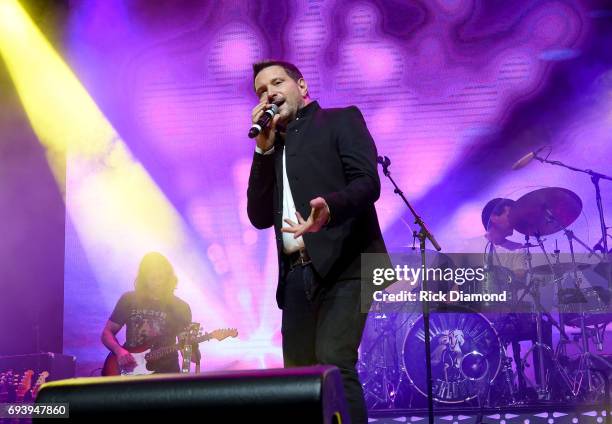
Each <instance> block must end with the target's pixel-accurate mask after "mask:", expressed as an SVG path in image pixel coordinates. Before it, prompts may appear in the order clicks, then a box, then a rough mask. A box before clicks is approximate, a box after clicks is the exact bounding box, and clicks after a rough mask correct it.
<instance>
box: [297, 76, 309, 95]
mask: <svg viewBox="0 0 612 424" xmlns="http://www.w3.org/2000/svg"><path fill="white" fill-rule="evenodd" d="M297 83H298V86H299V87H300V94H301V95H302V97H306V96H307V95H308V84H306V80H305V79H304V78H300V79H299V80H298V82H297Z"/></svg>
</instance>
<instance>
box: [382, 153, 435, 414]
mask: <svg viewBox="0 0 612 424" xmlns="http://www.w3.org/2000/svg"><path fill="white" fill-rule="evenodd" d="M378 163H380V164H381V166H382V168H383V173H384V174H385V176H386V177H387V178H389V180H390V181H391V183H392V184H393V186H394V187H395V189H394V190H393V191H394V193H395V194H397V195H398V196H400V197H401V198H402V200H403V201H404V203H405V204H406V206H407V207H408V209H409V210H410V212H411V213H412V216H414V223H415V224H417V225H418V226H419V228H420V230H419V232H418V233H417V238H418V239H419V247H420V251H421V264H422V269H423V271H422V272H423V278H422V281H421V290H423V291H427V261H426V255H425V242H426V241H427V240H428V239H429V241H430V242H431V244H432V245H433V247H434V248H435V249H436V250H437V251H438V252H439V251H440V250H442V247H440V245H439V244H438V242H437V241H436V239H435V237H434V236H433V234H432V233H431V232H430V231H429V229H428V228H427V225H425V221H423V219H422V218H421V217H420V216H419V215H418V214H417V213H416V211H415V210H414V208H413V207H412V205H411V204H410V203H409V202H408V200H407V199H406V197H405V196H404V193H403V192H402V191H401V190H400V188H399V187H398V185H397V184H396V183H395V181H394V180H393V178H391V172H389V166H391V160H390V159H389V158H388V157H386V156H384V157H383V156H379V157H378ZM423 330H424V331H425V366H426V368H427V413H428V416H429V424H434V412H433V382H432V376H431V334H430V331H429V302H427V301H425V302H423Z"/></svg>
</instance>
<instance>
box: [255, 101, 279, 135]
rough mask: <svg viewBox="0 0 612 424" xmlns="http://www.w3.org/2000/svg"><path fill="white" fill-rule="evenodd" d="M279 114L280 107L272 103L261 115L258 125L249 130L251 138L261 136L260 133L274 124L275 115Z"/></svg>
mask: <svg viewBox="0 0 612 424" xmlns="http://www.w3.org/2000/svg"><path fill="white" fill-rule="evenodd" d="M277 113H278V106H277V105H275V104H274V103H272V104H271V105H270V107H269V108H268V109H266V111H265V112H264V113H263V115H261V117H260V118H259V119H258V120H257V123H255V124H253V125H252V126H251V129H250V130H249V138H255V137H257V136H258V135H259V133H260V132H261V131H262V130H263V129H264V128H267V127H268V125H270V122H272V118H274V115H276V114H277Z"/></svg>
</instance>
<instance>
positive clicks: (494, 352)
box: [402, 307, 502, 404]
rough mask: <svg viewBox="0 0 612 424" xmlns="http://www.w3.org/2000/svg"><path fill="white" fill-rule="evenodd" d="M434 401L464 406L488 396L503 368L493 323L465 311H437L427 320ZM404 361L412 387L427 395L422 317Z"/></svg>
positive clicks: (406, 347)
mask: <svg viewBox="0 0 612 424" xmlns="http://www.w3.org/2000/svg"><path fill="white" fill-rule="evenodd" d="M429 333H430V337H431V375H432V381H433V398H434V400H435V401H437V402H441V403H448V404H452V403H460V402H466V401H469V400H471V399H474V398H476V397H477V396H478V395H479V394H486V391H487V390H488V387H490V385H491V384H492V383H493V380H495V377H497V374H498V373H499V370H500V367H501V364H502V346H501V342H500V338H499V336H498V334H497V332H496V331H495V328H494V327H493V325H492V324H491V323H490V322H489V320H487V319H486V318H485V317H484V316H483V315H482V314H479V313H475V312H473V311H470V310H469V309H467V308H461V307H453V309H452V311H449V312H446V311H445V312H440V311H433V312H431V314H430V319H429ZM402 356H403V361H404V367H405V370H406V374H407V376H408V379H409V380H410V383H411V384H412V385H413V386H414V388H415V389H416V390H417V391H418V392H419V393H420V394H422V395H423V396H425V397H426V396H427V370H426V367H425V331H424V329H423V316H421V317H419V319H418V320H417V321H415V323H414V325H413V327H412V328H411V329H410V331H409V332H408V335H407V336H406V339H405V341H404V349H403V353H402Z"/></svg>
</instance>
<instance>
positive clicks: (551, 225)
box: [509, 187, 582, 237]
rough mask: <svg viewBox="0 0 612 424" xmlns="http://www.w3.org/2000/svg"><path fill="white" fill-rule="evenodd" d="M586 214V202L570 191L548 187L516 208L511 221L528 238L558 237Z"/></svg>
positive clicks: (528, 195) (527, 195)
mask: <svg viewBox="0 0 612 424" xmlns="http://www.w3.org/2000/svg"><path fill="white" fill-rule="evenodd" d="M581 211H582V200H580V197H578V195H577V194H576V193H574V192H573V191H571V190H568V189H566V188H561V187H547V188H541V189H539V190H535V191H532V192H531V193H527V194H525V195H524V196H523V197H521V198H520V199H518V200H517V201H516V202H515V203H514V205H513V206H512V210H511V211H510V216H509V220H510V223H511V224H512V227H514V229H515V230H516V231H518V232H519V233H521V234H524V235H526V236H536V237H537V236H546V235H549V234H554V233H556V232H557V231H560V230H562V229H564V228H566V227H567V226H568V225H570V224H571V223H573V222H574V221H575V220H576V218H578V216H580V212H581Z"/></svg>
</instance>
